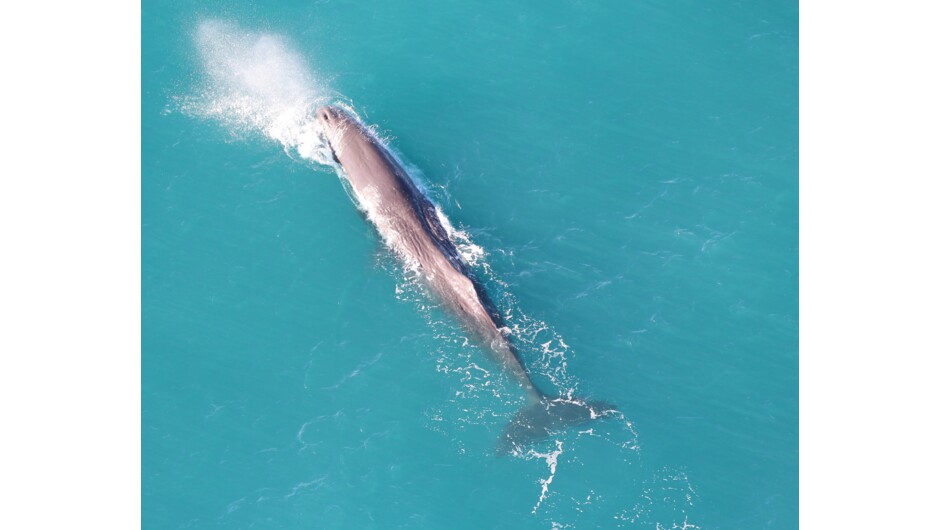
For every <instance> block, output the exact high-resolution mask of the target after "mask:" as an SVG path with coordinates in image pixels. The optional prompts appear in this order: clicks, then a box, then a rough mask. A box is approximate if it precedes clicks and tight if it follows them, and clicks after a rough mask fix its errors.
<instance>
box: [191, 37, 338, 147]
mask: <svg viewBox="0 0 940 530" xmlns="http://www.w3.org/2000/svg"><path fill="white" fill-rule="evenodd" d="M194 40H195V45H196V50H197V52H198V58H199V61H200V63H201V66H202V69H201V70H202V74H203V79H202V81H201V83H200V85H198V88H197V89H196V90H195V91H194V92H195V93H194V94H192V95H190V96H187V97H185V98H182V100H181V102H180V103H181V104H180V109H181V110H182V111H183V112H184V113H186V114H189V115H192V116H196V117H201V118H209V119H213V120H217V121H219V122H221V123H222V124H223V125H225V126H226V127H227V128H228V129H229V130H230V131H231V132H232V134H234V135H250V134H256V133H261V134H263V135H264V136H266V137H268V138H270V139H272V140H275V141H277V142H279V143H280V144H281V145H282V146H283V147H284V149H285V150H287V151H288V152H289V153H292V154H294V153H296V154H297V155H299V156H300V157H302V158H304V159H307V160H310V161H312V162H316V163H319V164H324V165H333V162H332V156H331V154H330V150H329V147H328V146H327V145H326V142H325V141H324V140H323V139H322V137H321V134H320V133H319V131H318V126H317V122H316V119H315V118H314V116H313V111H314V109H315V108H316V107H317V106H318V105H322V104H324V103H326V102H328V101H329V100H330V99H331V97H332V96H334V94H333V93H332V91H331V90H330V89H329V88H328V87H327V86H325V85H324V84H323V83H321V81H320V79H319V78H318V77H317V76H316V75H314V73H313V72H312V71H311V69H310V67H309V66H308V64H307V62H306V61H305V60H304V58H303V56H301V55H300V54H299V53H297V52H296V51H295V50H294V49H292V48H291V46H290V43H289V42H288V41H287V39H285V38H284V37H282V36H280V35H276V34H271V33H263V32H252V31H248V30H245V29H243V28H241V27H239V26H238V25H236V24H234V23H231V22H226V21H220V20H207V21H204V22H202V23H200V24H199V25H198V27H197V28H196V31H195V34H194Z"/></svg>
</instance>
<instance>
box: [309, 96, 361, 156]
mask: <svg viewBox="0 0 940 530" xmlns="http://www.w3.org/2000/svg"><path fill="white" fill-rule="evenodd" d="M316 117H317V123H318V124H319V126H320V130H322V131H323V136H324V137H325V138H326V141H327V142H328V143H329V145H330V149H332V151H333V158H334V159H336V161H337V162H339V158H338V157H339V153H340V151H341V150H342V148H343V136H344V135H345V133H346V130H347V129H348V128H349V127H350V126H354V124H355V120H354V119H353V117H352V116H350V115H349V113H347V112H346V111H345V110H343V109H341V108H339V107H335V106H333V105H326V106H323V107H320V108H318V109H317V110H316Z"/></svg>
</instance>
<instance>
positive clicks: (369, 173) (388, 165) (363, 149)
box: [316, 106, 616, 454]
mask: <svg viewBox="0 0 940 530" xmlns="http://www.w3.org/2000/svg"><path fill="white" fill-rule="evenodd" d="M316 116H317V122H318V123H319V124H320V126H321V128H322V129H323V132H324V135H325V136H326V139H327V141H328V142H329V144H330V148H331V149H332V151H333V157H334V158H335V159H336V161H337V162H339V164H340V165H341V166H342V167H343V170H344V171H345V173H346V178H347V179H348V180H349V184H350V186H351V187H352V191H353V193H354V194H355V195H356V198H357V199H358V201H359V204H360V206H361V207H362V208H363V209H364V210H365V212H366V215H367V217H368V218H369V220H370V221H371V222H372V223H373V224H374V225H375V227H376V229H377V230H378V232H379V234H380V235H381V236H382V238H383V239H384V240H385V242H386V244H388V246H389V247H390V248H391V249H392V250H393V251H395V252H396V253H397V254H398V256H399V257H400V258H401V259H402V260H403V261H404V262H405V263H406V264H407V265H410V266H413V267H415V268H417V269H418V272H419V273H420V275H421V277H422V278H423V279H424V281H425V282H426V283H427V285H428V286H429V287H430V289H431V291H433V293H434V295H435V296H436V297H437V298H438V299H439V300H440V301H441V302H442V303H443V305H444V307H445V308H446V309H447V310H448V311H449V312H450V313H452V314H453V315H454V316H456V317H457V320H458V321H459V322H460V323H461V324H462V325H463V327H464V328H465V329H466V330H467V331H468V332H469V333H470V335H471V336H472V337H473V338H474V339H475V340H476V342H478V343H479V344H480V345H481V346H482V347H483V349H484V350H485V351H486V352H487V353H488V354H489V355H490V356H491V357H492V358H493V359H495V360H496V361H497V362H498V363H499V364H500V366H502V367H503V369H504V370H505V371H507V372H509V373H510V374H511V375H512V376H513V377H514V378H515V379H516V380H517V381H518V382H519V384H520V386H522V389H523V390H524V391H525V394H526V398H527V399H528V401H529V405H528V406H527V407H525V408H523V409H522V410H521V411H519V413H518V414H516V416H515V418H514V419H513V421H512V422H510V423H509V425H507V426H506V428H505V429H504V430H503V434H502V436H501V438H500V441H499V443H498V444H497V447H496V452H497V454H505V453H508V452H510V451H517V450H519V449H521V448H522V447H524V446H525V445H527V444H530V443H532V442H534V441H537V440H541V439H544V438H546V437H548V436H551V435H552V434H554V433H556V432H560V431H562V430H564V429H566V428H568V427H571V426H573V425H577V424H581V423H585V422H588V421H590V420H593V419H597V418H601V417H604V416H606V415H608V414H610V413H612V412H614V411H616V409H615V408H614V407H612V406H611V405H608V404H606V403H603V402H600V401H586V400H582V399H577V398H570V397H569V398H561V397H556V398H551V397H548V396H546V395H545V394H543V393H542V392H541V391H540V390H539V389H538V388H537V387H536V386H535V384H533V382H532V380H531V379H530V378H529V374H528V372H527V371H526V369H525V367H524V366H523V364H522V362H521V361H520V359H519V355H518V353H517V352H516V348H515V347H514V346H513V344H512V342H510V341H509V339H508V338H507V337H506V335H504V334H503V331H502V329H503V328H504V326H503V322H502V318H501V317H500V315H499V312H498V311H497V310H496V308H495V306H494V305H493V303H492V302H491V301H490V299H489V297H488V296H487V295H486V292H485V291H484V290H483V288H482V286H481V285H480V284H479V283H478V282H477V281H476V279H475V277H474V275H473V272H472V271H471V270H470V268H469V267H468V266H467V264H466V263H465V262H464V261H463V259H462V258H461V257H460V253H459V252H458V251H457V248H456V247H455V246H454V243H453V241H451V240H450V238H449V237H448V234H447V231H446V230H445V229H444V227H443V226H442V225H441V221H440V218H439V217H438V214H437V210H436V209H435V207H434V205H433V204H431V202H430V201H429V200H428V199H427V197H425V196H424V195H423V194H422V193H421V191H420V190H419V189H418V188H417V187H416V186H415V184H414V182H413V181H412V180H411V177H409V176H408V173H407V172H406V171H405V170H404V168H402V167H401V164H400V163H399V162H398V161H397V160H396V159H395V157H394V156H392V154H391V153H389V152H388V150H387V149H386V148H385V146H384V145H383V144H382V143H381V142H379V141H378V140H377V139H376V138H375V137H374V136H373V134H372V133H371V132H370V131H368V130H367V129H366V128H365V127H364V126H363V125H362V124H361V123H359V121H358V120H357V119H355V118H354V117H353V116H351V115H350V114H348V113H347V112H346V111H344V110H342V109H340V108H338V107H333V106H327V107H321V108H319V109H317V111H316Z"/></svg>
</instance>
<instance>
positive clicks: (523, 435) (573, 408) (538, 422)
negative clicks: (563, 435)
mask: <svg viewBox="0 0 940 530" xmlns="http://www.w3.org/2000/svg"><path fill="white" fill-rule="evenodd" d="M616 412H617V408H616V407H614V406H613V405H610V404H609V403H604V402H603V401H587V400H583V399H577V398H562V397H557V398H551V397H548V396H543V397H542V398H541V399H540V400H539V401H538V402H537V403H534V404H532V405H529V406H527V407H526V408H524V409H522V410H521V411H519V413H518V414H516V417H515V418H513V420H512V421H511V422H510V423H509V425H507V426H506V428H505V429H503V434H502V436H500V438H499V443H498V444H497V445H496V454H497V455H505V454H507V453H512V452H515V451H519V450H522V449H523V448H524V447H526V446H527V445H530V444H532V443H534V442H537V441H539V440H543V439H545V438H548V437H549V436H551V435H553V434H556V433H559V432H562V431H564V430H566V429H569V428H571V427H574V426H576V425H582V424H585V423H588V422H589V421H591V420H596V419H600V418H603V417H606V416H610V415H612V414H614V413H616Z"/></svg>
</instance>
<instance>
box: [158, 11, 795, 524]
mask: <svg viewBox="0 0 940 530" xmlns="http://www.w3.org/2000/svg"><path fill="white" fill-rule="evenodd" d="M142 9H143V14H142V34H143V42H142V50H143V51H142V53H143V56H142V82H143V95H142V96H143V100H142V127H143V130H142V135H143V138H142V143H143V145H142V179H143V180H142V239H143V248H142V259H143V270H142V289H143V292H142V296H143V307H142V318H143V322H142V324H143V337H142V350H143V352H142V370H143V374H142V403H143V405H142V407H143V410H142V438H143V439H142V458H143V462H142V480H143V482H142V503H143V505H142V511H143V513H142V522H143V526H144V527H145V528H350V529H359V528H383V529H384V528H506V529H522V528H542V529H550V528H559V529H560V528H578V529H591V528H621V527H622V528H650V529H660V528H661V529H673V528H687V529H688V528H702V529H706V528H707V529H719V528H726V529H752V528H774V529H776V528H781V529H784V528H795V527H796V526H797V509H798V504H797V493H798V489H797V487H798V480H797V479H798V475H797V464H798V446H797V439H798V437H797V434H798V424H797V419H798V401H797V366H798V356H797V351H798V340H797V331H798V307H797V292H798V289H797V288H798V279H799V271H798V220H797V192H798V187H797V161H798V151H797V114H798V113H797V110H798V107H797V105H798V100H797V80H798V77H797V67H798V64H797V52H798V47H797V41H798V33H797V18H798V13H797V4H796V2H784V3H779V2H751V3H740V2H720V3H714V2H712V3H705V4H702V3H699V2H689V1H682V2H671V3H652V2H618V3H614V2H609V3H607V5H603V6H601V5H595V3H591V2H577V1H569V2H555V1H552V2H530V3H529V4H528V5H523V4H520V3H513V2H494V3H491V4H490V5H482V4H478V3H469V2H440V1H437V2H407V3H404V2H401V3H392V2H377V1H368V2H367V1H360V2H341V1H331V2H279V3H277V4H276V6H267V5H263V4H259V3H253V2H211V3H201V4H200V5H198V6H195V7H194V5H193V4H192V3H190V2H160V1H153V0H148V1H146V2H144V3H143V5H142ZM322 102H341V103H343V104H345V105H348V106H349V107H350V108H352V109H354V110H355V112H357V113H358V114H359V115H360V116H361V117H362V119H363V120H364V121H366V122H367V123H370V124H375V125H376V126H377V131H378V133H379V134H380V135H381V136H382V137H384V138H386V139H387V141H388V143H389V144H390V145H391V146H392V147H393V148H394V149H395V150H396V151H397V152H398V153H400V155H401V156H402V157H403V158H404V159H405V160H406V161H407V162H408V163H409V164H410V165H412V166H414V171H413V172H414V174H415V178H416V179H418V180H419V181H420V182H421V183H422V185H423V186H424V187H426V188H427V192H428V194H429V195H430V196H431V197H432V198H433V200H434V201H435V202H436V203H437V204H439V205H440V207H441V210H442V211H443V212H444V213H445V214H446V215H447V217H448V218H449V219H450V221H451V223H452V224H453V225H454V227H455V229H456V230H458V231H459V234H458V236H459V237H460V238H461V243H462V249H463V250H464V251H465V252H466V255H467V257H468V258H469V259H471V260H472V261H473V262H474V263H475V267H476V270H477V271H478V272H479V274H480V276H481V278H482V280H483V283H484V284H485V285H486V286H487V288H488V289H489V291H490V292H491V294H492V295H493V297H494V298H495V299H496V302H497V304H498V305H499V307H500V308H501V309H502V310H503V311H504V312H505V313H507V314H508V316H509V318H508V320H509V323H510V324H511V326H512V327H513V329H514V336H515V338H516V340H517V342H518V344H520V346H521V348H520V349H521V351H522V356H523V357H524V359H525V360H526V363H527V365H528V366H530V367H531V368H532V370H533V372H534V374H535V375H534V378H535V379H536V380H537V382H538V383H539V384H540V385H541V386H543V387H544V388H546V389H552V390H553V391H554V392H557V393H566V392H568V391H575V392H576V393H577V394H578V395H586V396H591V397H594V398H599V399H604V400H606V401H609V402H612V403H615V404H617V405H618V407H619V408H620V409H621V411H622V413H623V414H622V417H617V418H612V419H608V420H604V421H601V422H597V423H595V424H593V425H587V426H583V427H580V428H575V429H572V430H571V431H569V432H566V433H563V434H560V435H557V436H555V437H553V438H551V439H549V440H546V441H544V442H542V443H540V444H537V445H535V446H533V447H531V448H528V450H527V451H525V452H524V453H521V454H517V455H515V456H508V457H496V456H495V455H494V453H493V448H494V445H495V442H496V439H497V437H498V435H499V433H500V431H501V430H502V428H503V426H504V425H505V424H506V423H507V422H508V421H509V419H510V418H511V417H512V415H513V414H514V413H515V411H516V410H517V409H518V407H519V406H520V405H521V403H522V400H523V396H522V392H521V391H520V390H519V387H518V385H517V384H516V383H514V382H513V381H512V380H511V379H508V378H506V377H504V376H502V375H501V374H500V373H499V371H498V370H497V368H496V366H494V365H493V364H492V363H491V362H490V361H489V360H488V359H487V358H486V356H485V355H484V354H483V353H482V352H481V351H480V350H478V349H477V348H476V347H475V346H474V345H473V344H472V343H467V342H466V340H465V339H464V333H463V332H462V331H461V330H460V328H459V327H457V325H456V324H455V323H454V322H452V321H451V320H450V319H449V317H448V316H447V315H446V314H444V313H442V312H441V311H440V309H439V308H438V307H436V306H435V304H434V303H433V302H432V301H431V300H430V299H428V298H427V297H425V296H424V294H423V292H422V291H421V288H420V286H419V285H418V284H417V282H416V281H415V280H414V278H412V277H410V276H409V274H408V273H407V272H405V271H403V270H402V267H401V266H400V265H399V264H398V263H397V262H396V261H395V259H394V258H393V256H392V255H391V254H390V253H389V252H388V251H386V250H384V249H383V248H382V244H381V241H380V240H379V238H378V236H377V234H376V233H375V231H374V230H373V229H372V228H371V227H370V226H369V225H368V223H367V221H366V220H365V219H364V218H363V216H362V215H361V214H360V213H359V212H358V211H357V210H356V208H355V206H354V205H353V204H352V202H351V201H350V198H349V197H348V196H347V193H346V192H345V190H344V188H343V185H342V184H341V181H340V179H339V178H338V177H337V174H336V172H335V171H334V170H333V169H332V168H331V167H329V166H328V165H324V164H322V163H318V161H320V162H323V161H324V160H323V152H322V149H321V147H322V146H319V145H317V141H316V135H315V133H314V132H312V131H311V129H310V128H309V125H310V123H309V122H308V121H307V120H306V118H305V114H304V112H305V107H304V105H305V104H306V105H314V104H318V103H322Z"/></svg>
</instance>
